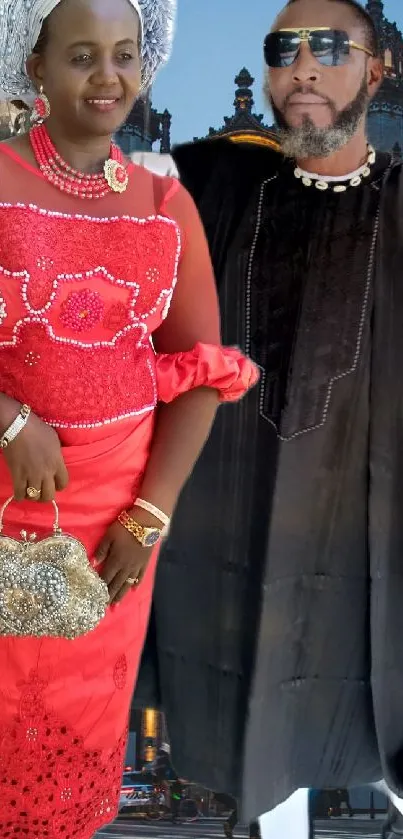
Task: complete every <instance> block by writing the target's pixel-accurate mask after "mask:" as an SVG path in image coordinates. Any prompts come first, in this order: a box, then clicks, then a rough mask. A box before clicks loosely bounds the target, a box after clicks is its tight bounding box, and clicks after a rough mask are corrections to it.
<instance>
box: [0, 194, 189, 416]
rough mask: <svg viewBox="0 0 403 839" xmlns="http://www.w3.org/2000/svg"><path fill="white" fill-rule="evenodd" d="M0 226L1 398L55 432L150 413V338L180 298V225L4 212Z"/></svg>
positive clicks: (33, 210)
mask: <svg viewBox="0 0 403 839" xmlns="http://www.w3.org/2000/svg"><path fill="white" fill-rule="evenodd" d="M0 225H1V230H2V236H1V239H0V302H1V305H2V309H1V310H0V327H1V328H0V391H4V392H6V393H8V394H9V395H10V396H12V397H14V398H15V399H17V400H19V401H21V402H27V403H28V404H30V405H31V407H32V408H33V410H34V411H35V413H38V414H39V415H40V416H41V417H42V418H43V419H45V420H46V421H47V422H49V423H50V424H51V425H53V426H54V427H55V428H94V427H97V426H100V425H103V424H104V423H110V422H115V421H117V420H119V419H123V418H126V417H131V416H135V415H137V414H141V413H144V412H146V411H150V410H152V409H153V408H154V407H155V404H156V387H155V359H154V351H153V348H152V345H151V341H150V338H151V336H152V334H153V332H154V331H155V330H156V329H157V328H158V327H159V326H160V324H161V322H162V321H163V319H164V318H165V317H166V315H167V313H168V310H169V306H170V302H171V299H172V295H173V293H174V289H175V284H176V279H177V269H178V263H179V256H180V250H181V235H180V230H179V227H178V225H177V224H176V222H174V221H172V219H169V218H165V217H164V216H158V215H157V216H150V217H149V218H144V219H137V218H131V217H129V216H123V217H121V218H92V217H90V216H80V215H78V214H77V215H74V216H68V215H64V214H62V213H54V212H48V211H45V210H40V209H38V208H37V207H34V206H31V205H30V206H29V207H28V206H23V205H18V206H6V205H2V204H0ZM32 242H35V248H34V249H33V248H32ZM38 254H39V256H38ZM6 315H7V317H6ZM2 317H3V320H1V319H2ZM38 342H39V343H38ZM39 346H40V356H38V354H37V349H38V347H39ZM2 371H3V372H2ZM133 376H135V378H136V387H135V388H133Z"/></svg>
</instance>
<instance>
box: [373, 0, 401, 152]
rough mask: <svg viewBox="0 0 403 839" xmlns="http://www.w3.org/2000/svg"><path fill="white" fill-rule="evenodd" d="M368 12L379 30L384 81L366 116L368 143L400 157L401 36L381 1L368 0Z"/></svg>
mask: <svg viewBox="0 0 403 839" xmlns="http://www.w3.org/2000/svg"><path fill="white" fill-rule="evenodd" d="M367 9H368V11H369V13H370V14H371V16H372V18H373V20H374V21H375V25H376V28H377V30H378V34H379V38H380V42H381V46H382V52H383V58H384V62H385V78H384V82H383V85H382V88H381V90H380V91H379V93H378V96H377V97H376V99H375V100H374V102H373V103H372V105H371V107H370V111H369V116H368V131H369V137H370V140H371V142H372V143H373V144H374V146H375V147H376V148H378V149H380V150H381V151H391V150H392V149H393V150H394V152H395V154H399V155H401V153H402V149H403V36H402V33H401V32H400V30H399V29H398V28H397V25H396V23H390V21H389V20H387V18H386V17H385V15H384V3H382V0H368V3H367Z"/></svg>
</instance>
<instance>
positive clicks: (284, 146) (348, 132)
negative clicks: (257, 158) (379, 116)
mask: <svg viewBox="0 0 403 839" xmlns="http://www.w3.org/2000/svg"><path fill="white" fill-rule="evenodd" d="M266 92H267V94H268V98H269V102H270V105H271V108H272V110H273V114H274V118H275V121H276V124H277V126H278V129H279V140H280V144H281V150H282V152H283V154H284V155H285V156H286V157H294V158H299V159H301V158H304V157H328V156H329V155H331V154H333V153H334V152H336V151H338V150H339V149H341V148H343V146H345V145H347V143H348V142H349V141H350V140H351V138H352V137H353V136H354V134H355V133H356V131H357V128H358V125H359V123H360V122H361V119H362V117H363V116H364V114H365V113H366V110H367V108H368V103H369V100H370V97H369V95H368V88H367V81H366V78H364V79H363V81H362V84H361V87H360V89H359V91H358V93H357V95H356V97H355V98H354V99H353V101H352V102H350V104H349V105H347V106H346V107H345V108H343V110H341V111H337V109H336V107H335V105H334V103H333V102H331V101H330V100H326V101H327V104H328V106H329V108H330V111H331V114H332V117H333V120H332V124H331V125H329V127H327V128H318V127H317V126H316V125H315V123H314V122H313V120H312V119H311V117H310V116H305V117H304V119H303V122H302V125H300V126H298V128H295V127H294V126H292V125H289V124H288V123H287V121H286V120H285V118H284V116H283V111H282V110H280V109H279V108H277V106H276V105H275V104H274V102H273V99H272V97H271V95H270V92H269V91H268V90H266ZM311 92H312V91H311V90H307V89H306V88H302V87H301V88H299V89H295V90H294V91H293V94H295V93H311ZM290 95H292V94H290ZM285 105H286V102H285Z"/></svg>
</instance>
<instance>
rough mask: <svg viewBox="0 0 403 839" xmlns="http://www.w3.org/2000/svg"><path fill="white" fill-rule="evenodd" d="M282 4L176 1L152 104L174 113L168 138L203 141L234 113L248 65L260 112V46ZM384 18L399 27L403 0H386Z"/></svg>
mask: <svg viewBox="0 0 403 839" xmlns="http://www.w3.org/2000/svg"><path fill="white" fill-rule="evenodd" d="M283 5H284V3H283V2H281V0H178V7H179V10H178V21H177V31H176V37H175V43H174V49H173V54H172V57H171V59H170V61H169V64H168V65H167V66H166V67H165V68H164V69H163V70H161V73H160V76H159V77H158V79H157V81H156V83H155V86H154V91H153V105H154V107H156V108H158V110H164V108H168V110H169V111H170V112H171V114H172V140H173V142H176V143H178V142H183V141H185V140H192V139H193V137H203V136H204V135H205V134H207V131H208V129H209V127H210V126H213V127H214V128H218V127H219V126H221V125H222V122H223V117H224V116H229V115H231V114H232V113H233V104H232V103H233V100H234V91H235V85H234V78H235V76H236V75H237V73H238V72H239V70H240V69H241V68H242V67H244V66H246V67H247V68H248V70H249V72H250V73H251V74H252V76H254V78H255V85H254V95H255V103H256V107H255V110H256V111H257V112H258V113H263V112H264V105H263V97H262V95H261V87H262V72H263V60H262V43H263V38H264V35H265V34H266V32H267V31H268V30H269V28H270V25H271V22H272V21H273V19H274V17H275V15H276V14H277V12H278V11H279V10H280V8H281V7H282V6H283ZM384 8H385V14H386V16H387V17H388V18H389V20H391V21H396V23H397V24H398V26H399V28H401V29H403V0H384Z"/></svg>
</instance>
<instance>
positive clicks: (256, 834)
mask: <svg viewBox="0 0 403 839" xmlns="http://www.w3.org/2000/svg"><path fill="white" fill-rule="evenodd" d="M214 799H215V801H216V802H217V803H218V804H221V805H222V806H223V807H224V808H225V810H227V812H228V813H229V816H228V818H227V819H226V821H225V822H224V825H223V828H224V836H226V837H227V839H233V836H234V830H235V828H236V826H237V824H238V821H239V818H238V803H237V801H236V799H235V798H233V797H232V796H231V795H227V794H226V793H224V792H215V793H214ZM249 839H260V829H259V824H258V822H252V824H250V825H249Z"/></svg>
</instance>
